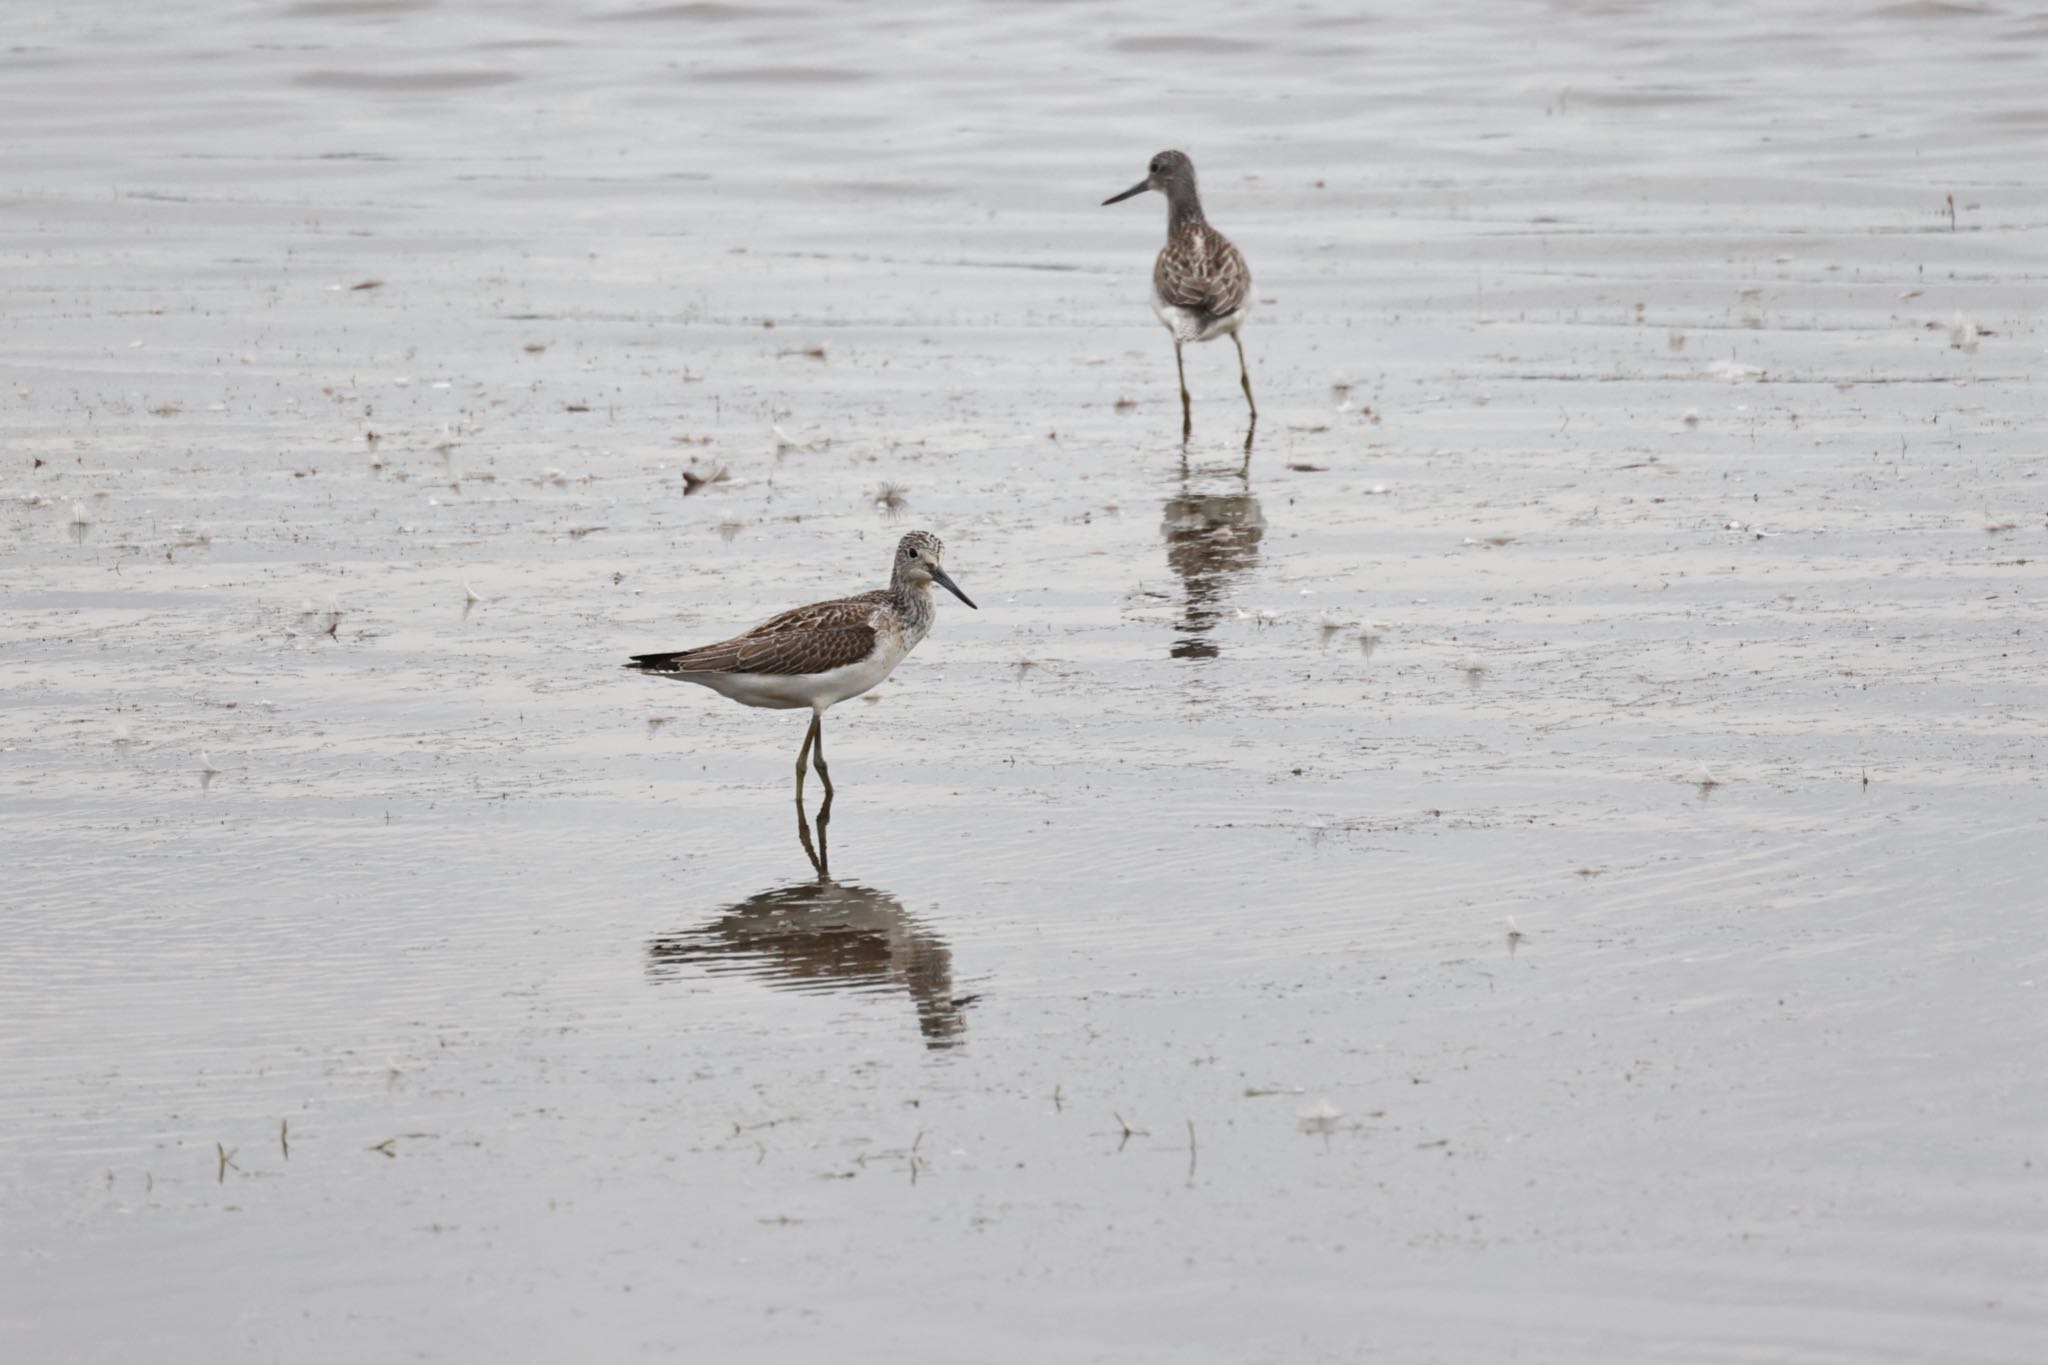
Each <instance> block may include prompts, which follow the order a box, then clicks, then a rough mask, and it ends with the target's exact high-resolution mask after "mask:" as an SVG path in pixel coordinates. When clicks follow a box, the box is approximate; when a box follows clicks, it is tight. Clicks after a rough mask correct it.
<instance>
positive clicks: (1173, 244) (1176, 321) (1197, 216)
mask: <svg viewBox="0 0 2048 1365" xmlns="http://www.w3.org/2000/svg"><path fill="white" fill-rule="evenodd" d="M1146 190H1158V191H1159V192H1160V193H1161V194H1163V195H1165V196H1166V245H1165V246H1163V247H1161V248H1160V249H1159V259H1158V261H1156V262H1155V263H1154V264H1153V266H1152V309H1153V311H1154V312H1156V313H1158V314H1159V320H1160V321H1161V322H1163V323H1165V324H1166V330H1167V331H1169V332H1171V333H1172V334H1173V364H1174V368H1175V369H1177V370H1178V371H1179V372H1180V438H1181V440H1182V441H1183V442H1185V441H1186V440H1187V439H1188V437H1189V436H1191V435H1193V434H1194V430H1195V418H1194V405H1193V404H1192V403H1191V402H1190V401H1189V399H1188V370H1187V364H1186V362H1185V361H1183V360H1182V358H1181V348H1182V347H1183V346H1185V345H1187V344H1188V343H1189V342H1190V341H1214V340H1215V339H1216V338H1217V337H1220V336H1228V337H1229V338H1230V341H1231V344H1232V345H1234V346H1236V347H1237V378H1238V382H1239V383H1240V384H1242V385H1244V402H1245V406H1246V407H1247V408H1249V409H1251V427H1250V428H1248V429H1247V430H1246V431H1245V435H1244V445H1245V451H1246V452H1247V455H1249V452H1250V451H1251V445H1252V431H1253V430H1256V429H1257V427H1258V425H1259V405H1258V404H1257V403H1255V402H1253V401H1252V376H1251V371H1250V370H1248V369H1246V368H1245V363H1244V342H1242V341H1240V340H1238V336H1237V329H1238V328H1239V327H1241V326H1243V325H1244V317H1245V314H1246V313H1247V312H1249V311H1250V310H1251V306H1252V272H1251V267H1250V266H1247V265H1246V264H1245V263H1244V254H1243V253H1242V252H1240V251H1239V250H1238V249H1237V248H1236V247H1234V246H1232V245H1231V244H1230V239H1229V238H1227V237H1225V236H1224V235H1223V234H1222V233H1220V232H1218V231H1217V230H1216V229H1215V228H1213V227H1210V226H1209V220H1208V219H1207V218H1204V217H1203V216H1202V196H1201V194H1200V192H1199V191H1197V190H1196V189H1195V163H1194V162H1192V161H1190V160H1188V157H1187V153H1185V152H1161V153H1160V154H1159V155H1157V156H1155V157H1153V158H1152V165H1151V167H1150V169H1149V171H1148V172H1147V174H1146V176H1145V178H1144V179H1143V180H1140V181H1139V182H1138V183H1137V184H1135V185H1133V186H1131V187H1130V188H1129V189H1127V190H1125V191H1124V192H1123V193H1122V194H1117V195H1111V196H1110V197H1109V198H1107V199H1105V200H1103V201H1102V203H1103V206H1104V207H1107V206H1109V205H1111V204H1120V203H1122V202H1123V201H1124V200H1126V199H1129V198H1131V197H1132V196H1133V195H1138V194H1143V193H1144V192H1145V191H1146Z"/></svg>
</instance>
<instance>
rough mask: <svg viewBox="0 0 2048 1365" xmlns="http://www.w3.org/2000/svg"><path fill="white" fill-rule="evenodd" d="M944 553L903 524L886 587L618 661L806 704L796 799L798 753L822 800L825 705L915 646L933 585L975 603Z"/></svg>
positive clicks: (856, 689)
mask: <svg viewBox="0 0 2048 1365" xmlns="http://www.w3.org/2000/svg"><path fill="white" fill-rule="evenodd" d="M945 553H946V547H945V546H944V545H942V544H940V543H939V538H938V537H937V536H935V535H933V534H931V533H930V532H929V531H912V532H911V533H910V534H909V535H906V536H905V537H903V539H902V540H901V541H900V542H899V543H898V544H897V546H896V554H895V557H894V560H893V567H892V569H891V571H890V575H889V586H888V587H886V588H877V589H876V590H875V591H873V592H864V593H859V594H856V595H855V596H852V597H840V598H835V599H834V600H832V601H830V602H813V603H812V604H811V605H810V606H807V607H798V608H796V609H795V610H794V611H786V612H783V613H782V614H781V615H780V616H775V617H771V618H769V619H768V620H766V621H763V622H762V623H761V624H760V625H758V626H755V627H754V628H753V629H752V630H750V631H748V632H746V633H745V634H744V635H735V636H734V637H733V638H732V639H730V640H721V641H720V642H719V643H717V644H715V645H701V646H699V647H698V648H696V649H682V650H676V651H674V652H672V653H668V654H637V655H635V656H634V657H633V659H632V661H631V662H630V663H628V664H627V665H626V667H627V668H633V669H638V670H639V671H640V672H642V673H648V674H652V675H653V676H655V677H658V678H675V679H678V680H680V681H682V682H692V683H696V684H697V685H698V686H700V687H708V688H710V689H711V690H712V691H714V692H716V693H718V694H719V695H720V696H722V697H730V698H732V699H733V700H734V701H736V702H740V703H742V704H744V705H747V706H765V707H769V708H772V709H775V710H784V711H787V710H794V709H796V708H797V707H800V706H808V707H810V708H811V727H810V729H808V730H806V731H805V732H804V743H803V748H801V749H799V750H798V751H797V756H796V795H797V800H798V801H799V802H801V801H802V800H803V794H804V769H805V764H806V761H807V760H813V758H815V762H816V763H817V766H818V777H819V778H820V779H821V780H822V781H823V782H824V784H825V796H826V799H827V800H828V801H829V800H830V799H831V796H832V774H831V773H829V772H827V771H826V769H825V731H824V719H825V711H826V709H827V708H829V707H831V706H833V705H834V704H836V703H838V702H842V701H845V700H846V699H847V698H848V697H857V696H859V695H860V694H861V693H863V692H865V691H867V690H868V689H869V688H871V687H873V686H874V685H875V684H877V683H879V682H881V681H882V679H884V678H886V677H888V676H889V674H890V672H891V671H892V670H894V669H895V667H896V665H897V664H900V663H902V662H903V659H904V656H905V655H907V654H909V653H910V651H911V650H913V649H915V648H917V642H918V641H920V640H922V639H924V637H925V636H926V635H927V634H928V633H929V632H930V631H931V628H932V618H933V616H934V614H935V613H934V610H933V606H932V584H934V583H937V584H938V585H939V586H940V587H942V588H944V589H945V590H946V591H948V592H950V593H952V594H953V596H955V597H957V598H959V599H960V600H961V601H962V602H966V603H967V605H968V606H970V607H972V606H974V603H973V602H972V601H971V600H969V598H968V596H967V594H966V593H964V592H962V591H960V588H959V585H957V584H956V583H954V582H953V580H952V579H951V578H949V577H948V576H947V575H946V570H945V568H944V564H943V561H944V559H945Z"/></svg>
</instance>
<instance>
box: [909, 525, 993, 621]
mask: <svg viewBox="0 0 2048 1365" xmlns="http://www.w3.org/2000/svg"><path fill="white" fill-rule="evenodd" d="M945 558H946V547H945V545H943V544H942V543H941V542H940V540H939V538H938V537H937V536H935V535H933V534H932V533H931V532H930V531H912V532H910V534H908V535H906V536H904V537H903V539H902V540H899V541H897V542H896V567H895V571H894V574H893V577H894V578H895V581H896V582H898V583H901V584H904V585H907V586H910V587H924V586H925V585H927V584H931V583H936V584H938V585H939V586H940V587H942V588H944V589H945V590H946V591H947V592H950V593H952V594H953V596H955V597H957V598H959V599H960V600H961V601H962V602H965V603H967V605H968V606H970V607H973V606H974V601H973V599H972V598H970V597H968V595H967V594H966V593H964V592H962V591H960V585H959V584H957V583H955V582H954V581H953V580H952V578H951V577H949V576H948V575H947V573H946V569H945ZM975 610H976V611H979V610H980V608H979V607H975Z"/></svg>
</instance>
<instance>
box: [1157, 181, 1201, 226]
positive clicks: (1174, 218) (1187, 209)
mask: <svg viewBox="0 0 2048 1365" xmlns="http://www.w3.org/2000/svg"><path fill="white" fill-rule="evenodd" d="M1208 221H1209V220H1208V219H1207V218H1204V217H1203V216H1202V196H1201V195H1200V194H1198V193H1196V191H1195V187H1194V186H1193V185H1173V186H1171V187H1169V188H1168V189H1167V191H1166V230H1167V231H1168V232H1179V231H1180V230H1181V229H1182V228H1191V227H1201V226H1202V225H1203V224H1204V223H1207V222H1208Z"/></svg>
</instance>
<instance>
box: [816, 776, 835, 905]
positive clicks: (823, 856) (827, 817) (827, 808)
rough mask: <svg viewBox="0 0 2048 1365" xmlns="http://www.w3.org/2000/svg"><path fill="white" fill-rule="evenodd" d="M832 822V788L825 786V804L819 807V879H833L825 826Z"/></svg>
mask: <svg viewBox="0 0 2048 1365" xmlns="http://www.w3.org/2000/svg"><path fill="white" fill-rule="evenodd" d="M831 823H832V789H831V788H830V787H827V788H825V804H824V805H822V806H819V807H818V880H819V881H825V882H829V881H831V880H832V850H831V849H830V848H829V847H828V846H827V845H826V843H825V826H827V825H829V824H831Z"/></svg>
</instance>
